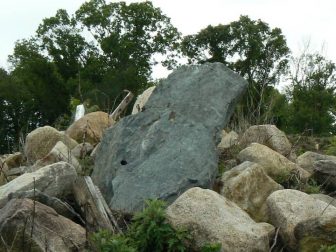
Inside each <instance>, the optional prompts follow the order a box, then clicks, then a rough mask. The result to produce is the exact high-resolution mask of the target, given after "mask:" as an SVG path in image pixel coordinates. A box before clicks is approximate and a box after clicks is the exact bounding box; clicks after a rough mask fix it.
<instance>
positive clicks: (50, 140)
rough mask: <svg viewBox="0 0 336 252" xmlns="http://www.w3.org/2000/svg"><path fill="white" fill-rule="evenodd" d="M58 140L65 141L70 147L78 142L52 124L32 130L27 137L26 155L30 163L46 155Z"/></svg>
mask: <svg viewBox="0 0 336 252" xmlns="http://www.w3.org/2000/svg"><path fill="white" fill-rule="evenodd" d="M58 141H61V142H63V143H64V144H65V145H66V146H68V148H70V149H72V148H74V147H75V146H76V145H77V144H78V143H77V142H76V141H75V140H73V139H71V138H70V137H68V136H67V135H65V134H64V133H62V132H60V131H58V130H56V129H54V128H53V127H50V126H44V127H40V128H37V129H35V130H34V131H32V132H30V133H29V134H28V135H27V137H26V143H25V147H24V149H25V155H26V157H27V161H28V163H30V164H33V163H35V162H36V161H37V160H38V159H41V158H43V157H45V156H46V155H47V154H48V153H49V152H50V151H51V150H52V148H54V146H55V145H56V143H57V142H58Z"/></svg>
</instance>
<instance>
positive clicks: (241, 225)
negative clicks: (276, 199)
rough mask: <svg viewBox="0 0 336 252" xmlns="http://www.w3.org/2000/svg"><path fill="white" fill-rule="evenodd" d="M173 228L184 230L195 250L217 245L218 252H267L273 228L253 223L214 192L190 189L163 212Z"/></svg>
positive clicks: (247, 216) (242, 212)
mask: <svg viewBox="0 0 336 252" xmlns="http://www.w3.org/2000/svg"><path fill="white" fill-rule="evenodd" d="M167 216H168V220H169V221H170V223H171V224H172V225H173V226H174V227H178V228H186V229H188V230H189V232H190V233H191V235H192V237H193V239H194V241H195V249H200V248H201V247H202V246H203V245H204V244H206V243H209V242H210V243H221V245H222V249H221V251H232V252H235V251H268V250H269V236H270V234H271V233H272V232H273V231H274V228H273V227H272V226H271V225H270V224H267V223H256V222H254V221H253V220H252V219H251V218H250V216H249V215H248V214H247V213H245V212H244V211H243V210H241V209H240V208H239V207H238V206H237V205H236V204H235V203H233V202H231V201H229V200H227V199H226V198H224V197H222V196H220V195H219V194H217V193H216V192H214V191H211V190H207V189H201V188H198V187H195V188H191V189H189V190H187V191H186V192H185V193H183V194H182V195H181V196H180V197H179V198H177V199H176V201H175V202H174V203H173V204H171V205H170V206H169V207H168V208H167Z"/></svg>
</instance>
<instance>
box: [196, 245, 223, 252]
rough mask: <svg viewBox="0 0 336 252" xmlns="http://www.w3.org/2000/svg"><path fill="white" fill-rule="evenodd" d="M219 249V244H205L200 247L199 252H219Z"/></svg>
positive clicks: (220, 246)
mask: <svg viewBox="0 0 336 252" xmlns="http://www.w3.org/2000/svg"><path fill="white" fill-rule="evenodd" d="M221 248H222V245H221V244H220V243H207V244H205V245H204V246H203V247H202V249H201V252H220V251H221Z"/></svg>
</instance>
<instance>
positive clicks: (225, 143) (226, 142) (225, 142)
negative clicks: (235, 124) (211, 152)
mask: <svg viewBox="0 0 336 252" xmlns="http://www.w3.org/2000/svg"><path fill="white" fill-rule="evenodd" d="M238 138H239V136H238V134H237V133H236V132H234V131H230V132H229V133H226V132H225V130H223V131H222V138H221V141H220V143H219V144H218V146H217V147H218V148H219V149H228V148H230V147H232V146H233V145H236V144H237V143H238Z"/></svg>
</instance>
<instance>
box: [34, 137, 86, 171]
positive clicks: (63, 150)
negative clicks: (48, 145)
mask: <svg viewBox="0 0 336 252" xmlns="http://www.w3.org/2000/svg"><path fill="white" fill-rule="evenodd" d="M60 161H64V162H67V163H69V164H71V165H73V166H74V167H75V168H76V171H77V172H80V171H81V167H80V164H79V162H78V160H77V158H75V156H74V155H72V153H71V150H70V149H69V148H68V147H67V146H66V145H65V144H64V143H63V142H61V141H59V142H57V144H56V145H55V147H54V148H53V149H52V150H51V151H50V152H49V154H48V155H47V156H45V157H44V158H42V159H40V160H37V161H36V163H35V164H34V169H35V170H37V169H39V168H41V167H44V166H47V165H50V164H54V163H58V162H60Z"/></svg>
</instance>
